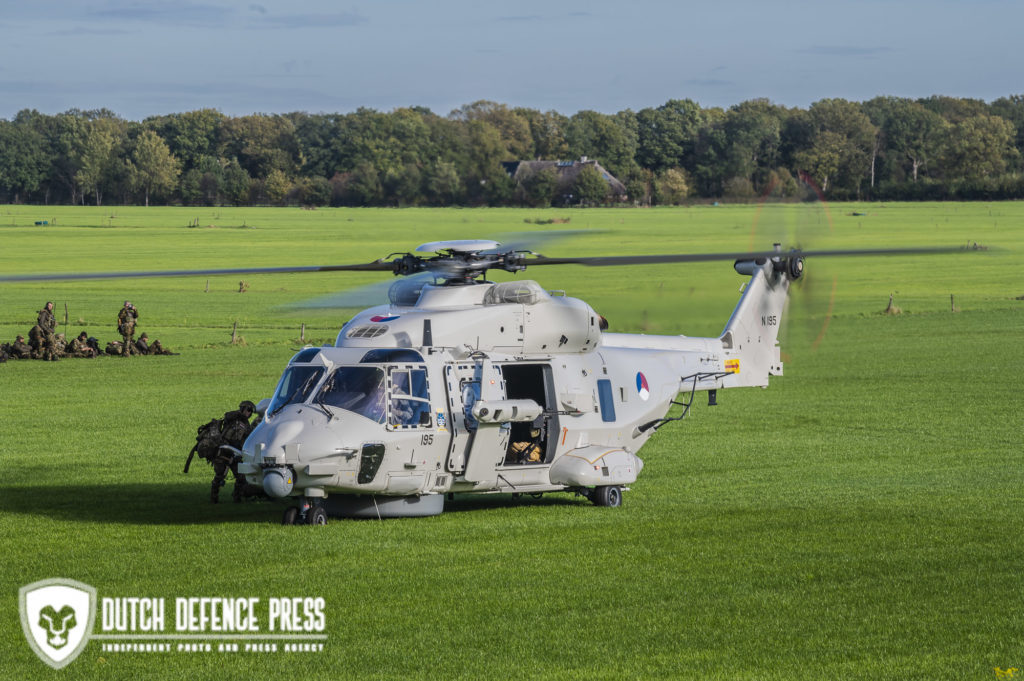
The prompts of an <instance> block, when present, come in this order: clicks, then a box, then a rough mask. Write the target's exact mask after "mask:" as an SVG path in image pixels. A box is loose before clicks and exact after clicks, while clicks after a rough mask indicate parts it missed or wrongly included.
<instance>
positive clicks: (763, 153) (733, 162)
mask: <svg viewBox="0 0 1024 681" xmlns="http://www.w3.org/2000/svg"><path fill="white" fill-rule="evenodd" d="M784 117H785V112H784V111H783V110H782V109H781V108H780V107H777V106H775V105H774V104H772V103H771V102H769V101H768V100H767V99H752V100H749V101H746V102H742V103H741V104H737V105H736V106H734V107H732V108H730V109H729V110H728V111H727V112H726V114H725V119H724V121H723V123H722V131H723V133H724V135H725V139H726V140H727V148H726V150H725V153H724V154H723V156H724V158H725V163H726V167H725V175H726V176H727V177H739V178H745V179H747V180H748V181H750V182H756V183H757V184H759V185H760V184H763V183H764V182H765V181H766V180H767V177H768V173H769V172H771V170H772V169H773V168H775V167H776V166H777V165H778V162H779V146H780V144H781V142H782V121H783V118H784Z"/></svg>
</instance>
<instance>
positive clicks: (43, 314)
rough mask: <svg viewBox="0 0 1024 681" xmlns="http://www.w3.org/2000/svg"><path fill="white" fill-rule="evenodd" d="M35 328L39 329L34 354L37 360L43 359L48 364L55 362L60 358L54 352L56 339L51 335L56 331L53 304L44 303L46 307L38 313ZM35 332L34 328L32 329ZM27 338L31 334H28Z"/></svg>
mask: <svg viewBox="0 0 1024 681" xmlns="http://www.w3.org/2000/svg"><path fill="white" fill-rule="evenodd" d="M36 326H37V327H39V331H37V332H36V333H37V338H38V344H39V347H38V349H37V350H36V352H37V353H38V354H39V357H37V359H45V360H47V361H50V362H56V361H57V360H58V359H60V356H59V355H58V354H57V352H56V342H57V339H56V337H55V336H54V335H53V334H54V331H56V330H57V317H55V316H54V314H53V303H52V302H50V301H46V305H45V306H44V307H43V309H42V310H40V311H39V317H38V319H37V320H36ZM32 330H33V331H35V327H33V329H32ZM29 337H30V338H31V337H32V334H31V333H29Z"/></svg>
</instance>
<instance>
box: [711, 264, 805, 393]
mask: <svg viewBox="0 0 1024 681" xmlns="http://www.w3.org/2000/svg"><path fill="white" fill-rule="evenodd" d="M735 268H736V271H737V272H739V273H740V274H749V275H750V281H749V282H748V283H747V286H746V289H745V290H744V292H743V296H742V297H741V298H740V302H739V304H738V305H737V306H736V309H735V310H734V311H733V313H732V317H730V318H729V321H728V323H727V324H726V325H725V330H724V331H722V337H721V340H722V349H723V351H724V352H723V354H724V357H725V368H726V370H727V371H731V372H733V373H732V375H731V376H729V377H728V378H726V379H725V385H726V387H740V386H766V385H768V377H769V376H781V375H782V359H781V358H780V355H779V346H778V338H779V328H780V325H781V323H782V316H783V314H784V312H785V308H786V300H787V294H788V292H789V285H790V283H791V282H792V281H793V280H796V279H799V278H800V276H801V275H802V274H803V258H800V257H799V256H790V257H783V256H782V255H781V254H780V256H779V257H777V258H770V259H768V258H765V259H760V260H739V261H737V262H736V264H735Z"/></svg>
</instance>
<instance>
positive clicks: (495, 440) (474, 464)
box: [445, 359, 508, 487]
mask: <svg viewBox="0 0 1024 681" xmlns="http://www.w3.org/2000/svg"><path fill="white" fill-rule="evenodd" d="M445 386H446V388H447V396H448V407H449V413H450V414H451V424H450V430H451V433H452V437H451V444H450V446H449V449H448V460H447V462H446V466H445V468H446V469H447V470H448V471H450V472H451V473H452V474H454V475H456V476H457V477H460V478H462V479H463V480H466V481H468V482H474V483H478V484H479V485H480V486H483V487H486V486H487V484H488V483H489V484H492V485H493V484H496V483H497V480H498V473H497V470H496V468H497V466H498V464H499V463H500V462H501V461H502V459H503V458H504V456H505V449H506V447H507V445H508V427H507V426H503V425H499V424H492V423H479V422H478V421H477V420H476V418H475V417H474V416H473V405H474V404H476V402H477V401H478V400H501V399H504V398H505V382H504V380H503V378H502V375H501V370H500V368H498V367H497V366H495V365H494V364H493V363H491V361H490V360H489V359H479V360H477V361H475V362H465V363H462V362H460V363H457V364H450V365H448V366H447V367H445Z"/></svg>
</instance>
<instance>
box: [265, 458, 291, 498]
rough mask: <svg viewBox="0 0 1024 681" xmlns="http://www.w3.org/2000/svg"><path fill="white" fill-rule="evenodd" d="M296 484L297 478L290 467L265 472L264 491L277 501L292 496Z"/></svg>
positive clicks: (270, 469)
mask: <svg viewBox="0 0 1024 681" xmlns="http://www.w3.org/2000/svg"><path fill="white" fill-rule="evenodd" d="M294 482H295V476H294V475H293V474H292V469H291V468H289V467H288V466H282V467H280V468H269V469H267V470H265V471H264V472H263V489H264V490H265V491H266V493H267V494H268V495H270V496H271V497H274V498H275V499H280V498H282V497H286V496H288V495H289V494H291V493H292V486H293V484H294Z"/></svg>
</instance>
